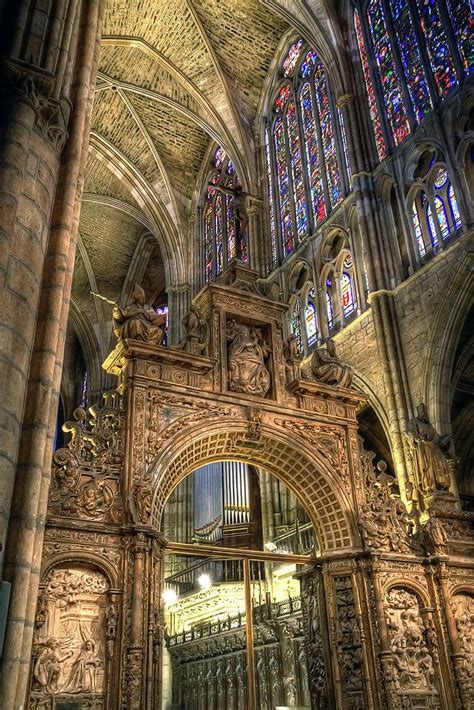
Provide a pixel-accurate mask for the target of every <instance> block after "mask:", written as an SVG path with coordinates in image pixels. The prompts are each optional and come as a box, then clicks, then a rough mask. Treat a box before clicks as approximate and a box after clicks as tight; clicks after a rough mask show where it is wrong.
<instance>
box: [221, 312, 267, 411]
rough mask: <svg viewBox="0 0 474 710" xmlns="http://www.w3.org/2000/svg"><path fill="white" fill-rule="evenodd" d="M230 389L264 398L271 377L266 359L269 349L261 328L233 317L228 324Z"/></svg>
mask: <svg viewBox="0 0 474 710" xmlns="http://www.w3.org/2000/svg"><path fill="white" fill-rule="evenodd" d="M226 335H227V341H228V343H229V345H228V373H229V389H230V390H231V391H232V392H245V393H246V394H256V395H259V396H260V397H265V396H266V394H267V393H268V391H269V389H270V383H271V377H270V372H269V370H268V367H267V365H266V361H267V358H268V355H269V353H270V348H269V346H268V344H267V342H266V341H265V339H264V337H263V335H262V331H261V329H260V328H255V327H252V326H247V325H243V324H242V323H238V322H237V321H235V320H231V321H229V323H228V324H227V330H226Z"/></svg>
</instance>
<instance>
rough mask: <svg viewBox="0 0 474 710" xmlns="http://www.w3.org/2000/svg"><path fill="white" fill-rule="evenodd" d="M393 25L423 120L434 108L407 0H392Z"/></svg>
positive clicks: (416, 109)
mask: <svg viewBox="0 0 474 710" xmlns="http://www.w3.org/2000/svg"><path fill="white" fill-rule="evenodd" d="M390 7H391V10H392V16H393V26H394V30H395V34H396V37H397V42H398V49H399V52H400V59H401V62H402V66H403V72H404V74H405V80H406V85H407V88H408V92H409V94H410V99H411V102H412V105H413V110H414V112H415V116H416V118H417V120H418V121H421V120H422V119H423V117H424V116H426V114H427V113H429V112H430V110H431V108H432V103H431V98H430V92H429V90H428V84H427V82H426V75H425V70H424V68H423V62H422V59H421V54H420V48H419V46H418V40H417V36H416V32H415V27H414V25H413V22H412V19H411V14H410V8H409V7H408V3H407V0H390Z"/></svg>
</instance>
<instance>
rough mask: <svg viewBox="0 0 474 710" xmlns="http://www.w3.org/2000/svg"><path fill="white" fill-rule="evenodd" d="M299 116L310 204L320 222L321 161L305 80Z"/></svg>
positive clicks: (322, 205)
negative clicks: (307, 174) (301, 123)
mask: <svg viewBox="0 0 474 710" xmlns="http://www.w3.org/2000/svg"><path fill="white" fill-rule="evenodd" d="M300 106H301V118H302V122H303V137H304V145H305V152H306V164H307V166H308V172H309V183H310V188H311V206H312V209H313V216H314V221H315V222H316V223H318V222H322V221H323V220H324V219H325V218H326V203H325V200H324V188H323V178H322V175H321V161H320V159H319V147H318V140H317V136H316V123H315V118H314V106H313V99H312V96H311V89H310V86H309V84H308V83H307V82H306V83H305V84H303V87H302V89H301V94H300Z"/></svg>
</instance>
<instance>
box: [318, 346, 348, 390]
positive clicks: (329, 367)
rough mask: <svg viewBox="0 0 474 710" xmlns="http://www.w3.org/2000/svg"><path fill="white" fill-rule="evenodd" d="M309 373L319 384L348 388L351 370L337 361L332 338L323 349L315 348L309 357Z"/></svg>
mask: <svg viewBox="0 0 474 710" xmlns="http://www.w3.org/2000/svg"><path fill="white" fill-rule="evenodd" d="M311 373H312V375H313V377H314V378H315V379H316V380H318V381H319V382H324V384H326V385H332V386H334V387H350V386H351V384H352V375H353V373H352V368H351V367H350V366H349V365H347V364H346V363H344V362H342V361H341V360H339V359H338V357H337V355H336V344H335V342H334V340H332V338H331V339H330V340H328V342H327V344H326V347H325V348H317V349H316V350H315V351H314V353H313V355H312V357H311Z"/></svg>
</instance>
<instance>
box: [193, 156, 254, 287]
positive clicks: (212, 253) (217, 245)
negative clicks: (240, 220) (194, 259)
mask: <svg viewBox="0 0 474 710" xmlns="http://www.w3.org/2000/svg"><path fill="white" fill-rule="evenodd" d="M211 167H212V174H211V176H210V178H209V182H208V186H207V191H206V198H205V204H204V207H203V231H204V276H205V280H206V281H210V280H211V279H213V278H215V277H216V276H218V275H219V274H220V273H221V272H222V271H223V269H224V268H225V267H226V265H227V263H228V262H229V261H230V260H231V259H233V258H235V257H237V258H239V259H240V260H241V261H248V254H247V233H246V230H244V233H243V234H239V229H238V225H237V219H236V194H237V192H238V190H239V189H241V188H240V182H239V178H238V175H237V173H236V170H235V166H234V165H233V163H232V162H231V160H229V157H228V156H227V154H226V152H225V151H224V149H223V148H222V147H221V146H219V147H218V148H217V149H216V150H215V151H214V155H213V157H212V160H211Z"/></svg>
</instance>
